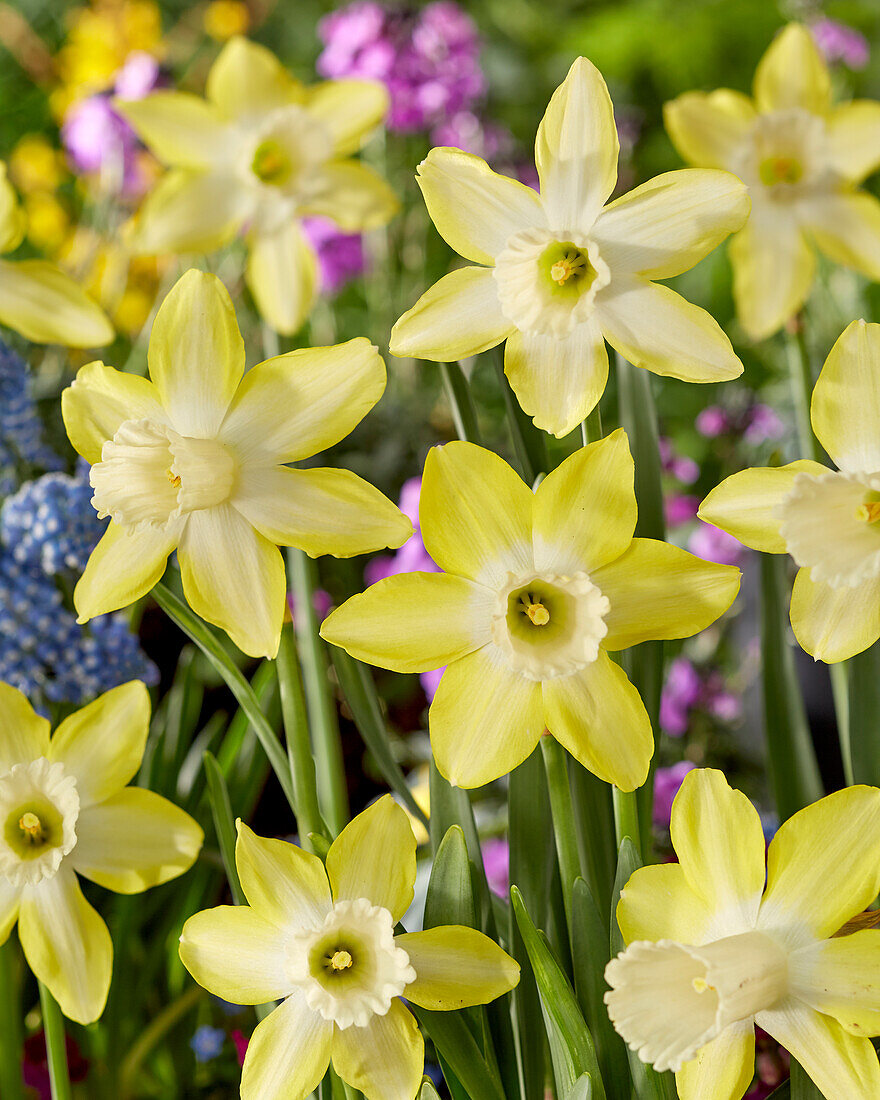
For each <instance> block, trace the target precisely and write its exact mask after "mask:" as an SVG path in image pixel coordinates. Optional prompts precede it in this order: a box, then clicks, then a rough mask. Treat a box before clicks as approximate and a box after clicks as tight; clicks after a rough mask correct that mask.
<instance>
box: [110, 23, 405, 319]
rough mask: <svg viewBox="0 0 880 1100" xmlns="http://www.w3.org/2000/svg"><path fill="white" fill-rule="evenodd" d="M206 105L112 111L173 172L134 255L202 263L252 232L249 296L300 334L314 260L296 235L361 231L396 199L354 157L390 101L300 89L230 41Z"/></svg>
mask: <svg viewBox="0 0 880 1100" xmlns="http://www.w3.org/2000/svg"><path fill="white" fill-rule="evenodd" d="M206 94H207V99H206V100H204V99H199V98H197V97H196V96H193V95H188V94H186V93H182V92H154V93H153V94H152V95H149V96H147V97H146V98H145V99H141V100H138V101H137V102H125V103H120V104H119V105H118V106H119V109H120V110H121V111H122V113H123V114H124V115H125V116H126V118H127V119H128V120H129V122H130V123H131V124H132V126H134V128H135V129H136V130H137V131H138V133H139V134H140V136H141V137H142V138H143V140H144V141H145V142H146V144H147V145H149V146H150V148H151V149H152V150H153V152H154V153H155V154H156V156H157V157H158V158H159V159H160V160H161V161H163V163H165V164H167V165H169V166H170V170H169V171H168V172H167V173H166V175H165V176H164V177H163V178H162V180H161V181H160V183H159V185H158V186H157V187H156V189H155V190H154V191H153V193H152V194H151V195H150V196H149V197H148V198H147V200H146V202H145V204H144V206H143V207H142V208H141V210H140V212H139V214H138V216H137V218H136V220H135V223H134V227H133V242H132V243H133V247H134V248H135V249H136V250H138V251H140V252H143V253H151V254H152V253H159V252H209V251H212V250H213V249H215V248H219V247H220V246H221V245H224V244H227V243H228V242H229V241H231V240H232V239H233V238H234V237H235V236H236V234H237V233H238V232H239V231H240V230H242V229H243V228H244V227H246V228H247V235H246V240H247V245H248V252H249V255H248V266H247V280H248V285H249V286H250V288H251V291H252V293H253V295H254V298H255V299H256V302H257V305H258V307H259V310H260V312H261V313H262V315H263V316H264V317H265V319H266V320H267V321H268V322H269V323H270V324H271V325H272V326H273V328H275V329H277V330H278V331H279V332H283V333H292V332H295V331H296V330H297V329H298V328H299V327H300V325H301V324H302V322H303V321H304V320H305V318H306V316H307V315H308V313H309V310H310V309H311V306H312V303H313V301H314V298H315V294H316V261H315V254H314V251H313V250H312V248H311V246H310V245H309V244H308V242H307V241H306V240H305V237H304V236H303V233H302V230H301V229H300V219H301V218H302V217H305V216H308V215H313V214H320V215H322V216H324V217H327V218H330V219H332V220H333V221H334V222H336V224H337V225H339V226H340V228H342V229H345V230H348V231H349V232H361V231H363V230H366V229H373V228H375V227H377V226H381V225H384V224H385V223H386V222H387V221H388V220H389V219H390V218H391V217H392V216H393V214H394V213H395V211H396V209H397V200H396V199H395V197H394V195H393V193H392V192H391V190H390V189H389V187H388V185H387V184H386V183H385V182H384V180H382V179H380V177H379V176H378V175H376V173H375V172H373V171H372V169H370V168H367V167H366V166H365V165H364V164H361V163H360V162H359V161H358V160H355V159H353V158H352V157H351V154H352V153H354V152H356V151H357V149H359V148H360V146H361V145H362V144H363V143H364V141H365V139H366V137H367V136H368V134H369V133H370V132H371V131H372V130H373V129H375V127H376V126H378V124H379V123H380V122H381V121H382V118H383V117H384V115H385V111H386V109H387V106H388V96H387V93H386V91H385V89H384V87H383V86H382V85H381V84H377V83H374V82H372V81H361V80H339V81H327V82H326V83H324V84H317V85H315V86H314V87H311V88H307V87H305V86H304V85H302V84H300V83H299V82H298V81H296V80H294V79H293V77H291V76H290V75H289V74H288V73H287V72H286V71H285V69H284V68H283V67H282V65H281V63H280V62H279V61H278V59H277V58H276V57H274V55H273V54H272V53H270V52H269V50H266V49H264V48H263V47H262V46H258V45H256V43H254V42H249V41H247V40H246V39H244V38H233V39H232V40H231V41H230V42H229V43H227V45H226V46H225V47H224V48H223V50H222V51H221V53H220V56H219V57H218V58H217V60H216V61H215V62H214V64H213V66H212V67H211V71H210V72H209V74H208V82H207V88H206Z"/></svg>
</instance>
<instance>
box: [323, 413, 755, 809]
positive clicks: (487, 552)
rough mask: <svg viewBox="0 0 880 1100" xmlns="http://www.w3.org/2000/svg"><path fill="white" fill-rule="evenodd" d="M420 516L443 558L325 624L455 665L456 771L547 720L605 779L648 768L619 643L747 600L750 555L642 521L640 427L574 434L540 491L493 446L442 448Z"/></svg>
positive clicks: (513, 744) (429, 465) (441, 704)
mask: <svg viewBox="0 0 880 1100" xmlns="http://www.w3.org/2000/svg"><path fill="white" fill-rule="evenodd" d="M420 518H421V531H422V537H423V538H424V541H425V546H426V548H427V550H428V553H429V554H430V555H431V557H432V558H433V559H434V561H435V562H436V563H437V564H438V565H439V566H440V568H441V569H443V570H445V572H444V573H405V574H400V575H398V576H394V577H388V578H386V579H385V580H382V581H379V582H378V583H377V584H374V585H373V586H372V587H371V588H370V589H368V590H367V591H366V592H364V593H362V594H361V595H359V596H353V597H352V598H351V599H350V600H348V601H347V602H346V603H345V604H343V606H342V607H340V608H338V609H337V610H336V611H334V612H333V613H332V614H331V615H330V616H329V617H328V618H327V619H325V620H324V624H323V627H322V629H321V633H322V635H323V636H324V637H325V638H326V639H327V641H329V642H332V643H333V644H334V645H338V646H342V648H343V649H345V650H347V651H348V652H349V653H351V654H352V655H353V656H354V657H358V658H359V659H360V660H364V661H370V662H372V663H373V664H377V665H381V666H382V667H383V668H390V669H394V670H395V671H397V672H423V671H427V670H428V669H435V668H439V667H440V666H442V665H448V666H449V667H448V668H447V670H446V672H445V673H444V674H443V677H442V679H441V681H440V685H439V687H438V689H437V693H436V695H435V696H434V701H433V703H432V704H431V711H430V716H429V717H430V731H431V745H432V748H433V751H434V757H435V759H436V761H437V766H438V767H439V769H440V771H441V772H442V773H443V775H445V776H446V778H447V779H448V780H449V781H450V782H451V783H454V784H457V785H458V786H461V787H477V786H480V785H481V784H483V783H488V782H490V781H491V780H493V779H497V778H498V777H499V776H501V775H504V774H505V773H506V772H509V771H511V769H513V768H515V767H516V766H517V764H519V763H521V762H522V761H523V760H525V759H526V757H527V756H529V754H530V753H531V752H532V750H533V749H534V748H535V746H536V745H537V743H538V740H539V738H540V736H541V734H542V733H543V731H544V729H545V728H546V729H547V730H549V732H550V733H551V734H552V735H553V736H554V737H555V738H556V739H557V740H558V741H560V742H561V743H562V744H563V745H564V746H565V748H566V749H568V751H569V752H570V753H571V754H572V755H573V756H575V757H576V758H577V759H578V760H579V761H580V762H581V763H582V764H583V765H584V767H586V768H589V769H590V771H593V772H595V773H596V775H598V776H600V777H601V778H602V779H605V780H607V781H608V782H610V783H615V784H616V785H617V786H618V787H620V788H621V789H623V790H628V791H631V790H633V789H634V788H636V787H638V786H640V785H641V784H642V783H644V781H645V776H646V775H647V772H648V764H649V761H650V759H651V754H652V752H653V744H654V742H653V737H652V735H651V726H650V722H649V720H648V716H647V714H646V713H645V708H644V706H643V705H642V701H641V699H640V698H639V694H638V692H637V691H636V689H635V688H634V687H633V686H632V684H631V683H630V682H629V680H628V679H627V677H626V674H625V673H624V671H623V669H622V668H621V667H620V666H619V665H618V664H615V662H614V661H612V659H611V658H610V657H609V655H608V651H611V652H614V651H616V650H621V649H626V648H628V647H629V646H632V645H636V644H637V643H639V642H643V641H646V640H647V639H649V638H686V637H689V636H690V635H691V634H695V633H696V632H697V631H698V630H702V629H703V628H704V627H706V626H708V625H709V624H710V623H712V622H714V621H715V620H716V619H717V618H718V616H719V615H721V614H722V612H723V611H725V610H726V609H727V608H728V607H729V606H730V604H731V603H732V602H733V599H734V597H735V596H736V592H737V589H738V587H739V570H738V569H735V568H733V567H732V566H726V565H715V564H713V563H709V562H705V561H701V560H700V559H699V558H695V557H694V556H693V555H691V554H688V553H687V552H686V551H684V550H680V549H678V547H675V546H669V545H667V544H666V543H664V542H656V541H654V540H653V539H641V538H640V539H634V538H633V531H634V529H635V523H636V499H635V494H634V492H633V461H632V458H631V456H630V452H629V444H628V441H627V438H626V435H625V433H624V432H623V431H621V430H618V431H616V432H614V433H613V434H612V435H610V436H609V437H608V438H607V439H603V440H600V441H599V442H598V443H591V444H590V445H589V446H587V447H584V448H582V449H581V450H579V451H577V452H576V453H575V454H573V455H571V456H570V457H569V458H567V459H566V460H565V461H564V462H563V463H562V465H561V466H559V467H558V468H557V469H556V470H554V471H553V473H551V474H550V475H549V476H548V477H546V478H545V479H544V480H543V481H542V482H541V484H540V486H539V487H538V489H537V491H536V492H534V493H533V492H532V490H531V489H529V487H528V486H527V485H525V484H524V483H523V482H522V481H521V480H520V479H519V477H517V475H516V474H515V473H514V472H513V470H512V469H511V468H510V467H509V466H508V465H507V463H506V462H504V461H503V460H502V459H501V458H499V457H498V456H497V455H495V454H493V453H492V452H491V451H487V450H483V448H481V447H475V446H474V445H473V444H470V443H449V444H447V445H446V446H445V447H437V448H434V449H433V450H431V451H430V452H429V453H428V458H427V461H426V463H425V475H424V479H423V481H422V492H421V501H420Z"/></svg>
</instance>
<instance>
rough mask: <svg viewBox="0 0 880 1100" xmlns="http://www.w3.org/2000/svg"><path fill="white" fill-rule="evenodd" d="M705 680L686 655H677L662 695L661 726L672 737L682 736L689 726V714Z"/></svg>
mask: <svg viewBox="0 0 880 1100" xmlns="http://www.w3.org/2000/svg"><path fill="white" fill-rule="evenodd" d="M702 690H703V682H702V680H701V679H700V674H699V673H698V672H697V670H696V669H695V668H694V666H693V665H692V664H691V662H690V661H689V660H688V659H687V658H686V657H676V658H675V660H674V661H673V662H672V664H671V665H670V666H669V673H668V674H667V677H666V683H665V684H664V685H663V691H662V692H661V695H660V726H661V728H662V729H663V731H664V733H667V734H669V736H670V737H681V736H682V735H683V734H684V733H685V732H686V731H687V728H688V715H689V712H690V709H691V707H693V706H694V705H695V704H696V702H697V700H698V699H699V698H700V695H701V694H702Z"/></svg>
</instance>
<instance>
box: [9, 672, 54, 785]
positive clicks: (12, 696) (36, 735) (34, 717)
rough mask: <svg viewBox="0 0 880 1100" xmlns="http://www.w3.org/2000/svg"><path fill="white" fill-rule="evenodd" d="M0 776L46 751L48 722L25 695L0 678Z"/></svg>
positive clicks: (46, 752) (47, 747) (47, 748)
mask: <svg viewBox="0 0 880 1100" xmlns="http://www.w3.org/2000/svg"><path fill="white" fill-rule="evenodd" d="M0 729H2V730H3V737H2V738H0V775H2V774H3V773H4V772H8V771H9V770H10V769H11V768H13V767H14V766H15V765H16V764H30V763H31V762H32V761H33V760H36V759H38V758H39V757H41V756H46V755H47V754H48V752H49V722H48V721H47V719H45V718H43V717H42V716H41V715H39V714H37V712H36V711H35V710H34V708H33V707H32V706H31V705H30V703H29V702H28V700H27V699H26V698H25V696H24V695H22V693H21V692H20V691H19V690H18V688H14V687H13V686H12V685H11V684H4V683H3V682H2V681H0Z"/></svg>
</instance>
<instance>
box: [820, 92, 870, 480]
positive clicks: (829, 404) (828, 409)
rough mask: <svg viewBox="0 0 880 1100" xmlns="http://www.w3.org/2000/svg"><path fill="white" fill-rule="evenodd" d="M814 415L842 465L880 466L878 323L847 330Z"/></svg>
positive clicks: (823, 378) (831, 357)
mask: <svg viewBox="0 0 880 1100" xmlns="http://www.w3.org/2000/svg"><path fill="white" fill-rule="evenodd" d="M878 106H880V105H878ZM810 419H811V420H812V422H813V431H814V432H815V433H816V436H817V437H818V439H819V442H820V443H821V444H822V446H823V447H824V448H825V450H826V451H827V452H828V453H829V454H830V455H831V457H832V458H833V459H834V461H835V462H836V463H837V465H838V466H839V467H840V468H841V469H842V470H852V471H854V472H856V473H867V472H869V471H874V470H880V325H874V324H871V325H869V324H867V323H866V322H865V321H853V322H852V323H851V324H849V325H847V327H846V328H845V329H844V330H843V333H842V335H841V336H840V337H839V338H838V340H837V342H836V343H835V345H834V347H833V348H832V349H831V351H830V352H829V353H828V358H827V359H826V360H825V366H824V367H823V368H822V372H821V374H820V375H819V379H818V381H817V382H816V385H815V387H814V388H813V399H812V402H811V404H810Z"/></svg>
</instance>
